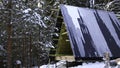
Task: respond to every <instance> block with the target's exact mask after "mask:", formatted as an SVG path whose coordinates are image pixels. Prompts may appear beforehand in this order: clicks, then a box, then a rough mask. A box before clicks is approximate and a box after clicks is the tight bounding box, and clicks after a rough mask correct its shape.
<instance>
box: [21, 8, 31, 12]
mask: <svg viewBox="0 0 120 68" xmlns="http://www.w3.org/2000/svg"><path fill="white" fill-rule="evenodd" d="M29 11H32V9H30V8H28V9H25V10H23V11H22V12H23V13H29Z"/></svg>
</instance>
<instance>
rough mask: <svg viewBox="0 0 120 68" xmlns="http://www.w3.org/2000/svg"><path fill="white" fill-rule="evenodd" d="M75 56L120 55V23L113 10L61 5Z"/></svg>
mask: <svg viewBox="0 0 120 68" xmlns="http://www.w3.org/2000/svg"><path fill="white" fill-rule="evenodd" d="M61 11H62V15H63V17H64V21H65V25H66V28H67V31H68V34H69V39H70V42H71V47H72V51H73V54H74V56H75V57H103V54H104V53H105V52H108V53H109V54H110V57H120V54H119V52H120V23H119V21H118V19H117V18H116V16H115V15H114V13H113V12H108V11H103V10H95V9H88V8H81V7H75V6H69V5H61Z"/></svg>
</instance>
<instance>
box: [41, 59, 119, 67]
mask: <svg viewBox="0 0 120 68" xmlns="http://www.w3.org/2000/svg"><path fill="white" fill-rule="evenodd" d="M65 64H66V61H63V60H62V61H59V62H58V63H56V64H48V65H42V66H40V68H66V66H65ZM104 66H105V64H104V62H95V63H91V62H89V63H83V64H82V65H78V66H75V67H69V68H104ZM109 68H112V67H111V66H109ZM114 68H118V66H115V67H114Z"/></svg>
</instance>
